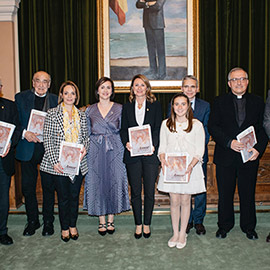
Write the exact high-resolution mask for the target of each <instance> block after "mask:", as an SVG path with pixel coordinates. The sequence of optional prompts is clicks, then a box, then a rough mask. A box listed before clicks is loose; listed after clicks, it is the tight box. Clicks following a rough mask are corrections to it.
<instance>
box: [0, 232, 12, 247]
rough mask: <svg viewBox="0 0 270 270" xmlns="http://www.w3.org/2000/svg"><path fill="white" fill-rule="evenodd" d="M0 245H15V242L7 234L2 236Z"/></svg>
mask: <svg viewBox="0 0 270 270" xmlns="http://www.w3.org/2000/svg"><path fill="white" fill-rule="evenodd" d="M0 243H1V244H2V245H11V244H13V240H12V238H11V237H10V236H8V235H7V234H3V235H0Z"/></svg>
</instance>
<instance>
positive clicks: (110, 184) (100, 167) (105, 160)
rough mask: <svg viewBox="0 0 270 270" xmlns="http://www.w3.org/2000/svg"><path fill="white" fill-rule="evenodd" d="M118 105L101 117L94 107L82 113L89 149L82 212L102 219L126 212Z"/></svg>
mask: <svg viewBox="0 0 270 270" xmlns="http://www.w3.org/2000/svg"><path fill="white" fill-rule="evenodd" d="M121 113H122V105H120V104H117V103H114V104H113V105H112V107H111V109H110V111H109V112H108V114H107V115H106V116H105V118H103V117H102V115H101V113H100V111H99V109H98V106H97V104H93V105H91V106H90V107H88V108H87V110H86V117H87V126H88V132H89V136H90V146H89V152H88V155H87V164H88V174H87V175H86V177H85V187H84V209H85V210H88V214H89V215H94V216H103V215H107V214H117V213H121V212H123V211H128V210H130V204H129V195H128V181H127V173H126V169H125V165H124V163H123V154H124V147H123V144H122V142H121V139H120V135H119V130H120V127H121Z"/></svg>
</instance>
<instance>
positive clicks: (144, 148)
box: [128, 124, 153, 157]
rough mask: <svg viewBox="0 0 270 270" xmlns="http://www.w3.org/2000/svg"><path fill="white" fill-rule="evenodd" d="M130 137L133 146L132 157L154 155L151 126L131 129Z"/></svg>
mask: <svg viewBox="0 0 270 270" xmlns="http://www.w3.org/2000/svg"><path fill="white" fill-rule="evenodd" d="M128 135H129V143H130V146H131V151H130V155H131V156H132V157H135V156H143V155H152V154H153V144H152V135H151V127H150V125H149V124H147V125H143V126H136V127H131V128H129V129H128Z"/></svg>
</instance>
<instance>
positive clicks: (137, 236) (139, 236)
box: [134, 231, 142, 239]
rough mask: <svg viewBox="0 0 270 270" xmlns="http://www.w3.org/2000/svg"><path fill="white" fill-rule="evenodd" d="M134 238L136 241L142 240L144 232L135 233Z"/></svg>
mask: <svg viewBox="0 0 270 270" xmlns="http://www.w3.org/2000/svg"><path fill="white" fill-rule="evenodd" d="M134 237H135V238H136V239H140V238H141V237H142V232H141V233H136V231H135V233H134Z"/></svg>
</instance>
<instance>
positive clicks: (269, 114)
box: [263, 90, 270, 242]
mask: <svg viewBox="0 0 270 270" xmlns="http://www.w3.org/2000/svg"><path fill="white" fill-rule="evenodd" d="M263 126H264V128H265V131H266V134H267V135H268V137H269V139H270V90H268V97H267V100H266V104H265V111H264V119H263ZM266 242H270V233H269V235H268V236H267V237H266Z"/></svg>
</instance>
